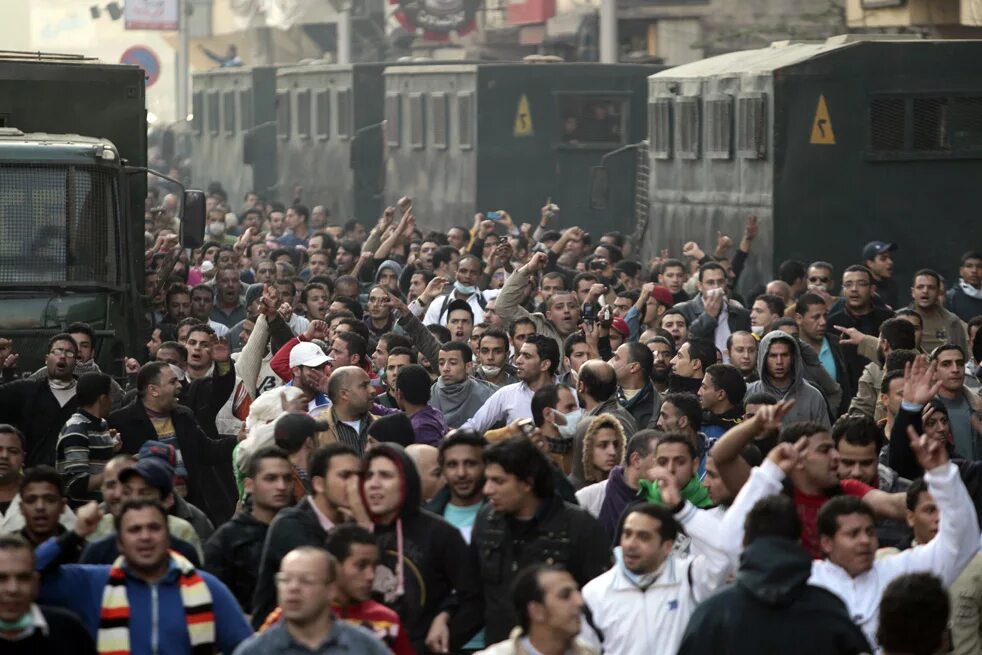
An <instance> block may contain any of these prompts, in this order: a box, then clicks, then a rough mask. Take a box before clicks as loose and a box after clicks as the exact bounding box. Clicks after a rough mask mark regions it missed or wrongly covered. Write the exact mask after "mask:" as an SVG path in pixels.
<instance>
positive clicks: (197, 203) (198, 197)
mask: <svg viewBox="0 0 982 655" xmlns="http://www.w3.org/2000/svg"><path fill="white" fill-rule="evenodd" d="M205 214H206V212H205V192H204V191H199V190H197V189H188V190H187V191H185V192H184V215H183V216H181V245H183V246H184V247H185V248H200V247H201V244H203V243H204V242H205Z"/></svg>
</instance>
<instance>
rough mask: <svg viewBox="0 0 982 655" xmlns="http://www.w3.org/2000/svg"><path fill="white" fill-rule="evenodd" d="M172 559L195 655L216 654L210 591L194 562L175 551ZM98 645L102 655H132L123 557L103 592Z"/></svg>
mask: <svg viewBox="0 0 982 655" xmlns="http://www.w3.org/2000/svg"><path fill="white" fill-rule="evenodd" d="M170 557H171V562H173V563H174V564H175V565H176V566H177V568H178V569H179V570H180V581H179V585H180V589H181V600H182V601H183V603H184V613H185V615H186V619H187V624H188V636H189V637H190V638H191V652H192V653H193V654H194V655H205V654H209V655H210V654H212V653H214V652H215V614H214V612H213V611H212V606H211V592H209V591H208V586H207V585H206V584H205V581H204V580H203V579H202V577H201V576H200V575H198V572H197V571H196V570H195V569H194V565H193V564H192V563H191V562H189V561H188V560H187V559H185V558H184V557H183V556H182V555H180V554H179V553H177V552H175V551H173V550H172V551H170ZM97 642H98V651H99V653H100V655H129V652H130V604H129V599H128V598H127V597H126V571H124V570H123V557H122V556H120V557H118V558H116V561H115V562H113V566H112V568H111V569H110V570H109V581H108V582H107V583H106V589H105V591H103V593H102V609H101V610H100V611H99V634H98V637H97Z"/></svg>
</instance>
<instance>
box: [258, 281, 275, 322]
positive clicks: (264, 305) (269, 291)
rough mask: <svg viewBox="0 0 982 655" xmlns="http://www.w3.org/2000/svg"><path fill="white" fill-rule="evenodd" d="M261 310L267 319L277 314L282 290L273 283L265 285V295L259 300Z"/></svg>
mask: <svg viewBox="0 0 982 655" xmlns="http://www.w3.org/2000/svg"><path fill="white" fill-rule="evenodd" d="M259 302H260V305H259V311H260V312H261V313H262V314H263V316H265V317H266V320H267V321H268V320H271V319H272V318H273V316H274V315H275V314H276V308H277V307H278V306H279V304H280V292H279V290H277V288H276V287H275V286H273V285H272V284H267V285H265V286H264V287H263V297H262V299H261V300H260V301H259Z"/></svg>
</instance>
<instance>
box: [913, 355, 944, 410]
mask: <svg viewBox="0 0 982 655" xmlns="http://www.w3.org/2000/svg"><path fill="white" fill-rule="evenodd" d="M937 372H938V363H937V362H931V363H930V364H928V363H927V358H926V357H925V356H924V355H918V356H917V357H916V358H915V359H914V361H913V362H908V363H907V365H906V366H905V367H904V402H908V403H911V404H913V405H926V404H927V403H929V402H930V401H931V399H932V398H934V397H935V396H937V395H938V391H939V390H940V389H941V381H940V380H938V381H937V382H935V380H934V379H935V377H936V374H937Z"/></svg>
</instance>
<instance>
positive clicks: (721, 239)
mask: <svg viewBox="0 0 982 655" xmlns="http://www.w3.org/2000/svg"><path fill="white" fill-rule="evenodd" d="M732 247H733V239H731V238H730V237H728V236H726V235H725V234H723V233H722V232H719V231H717V232H716V256H717V257H724V256H726V253H727V252H729V251H730V248H732Z"/></svg>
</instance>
